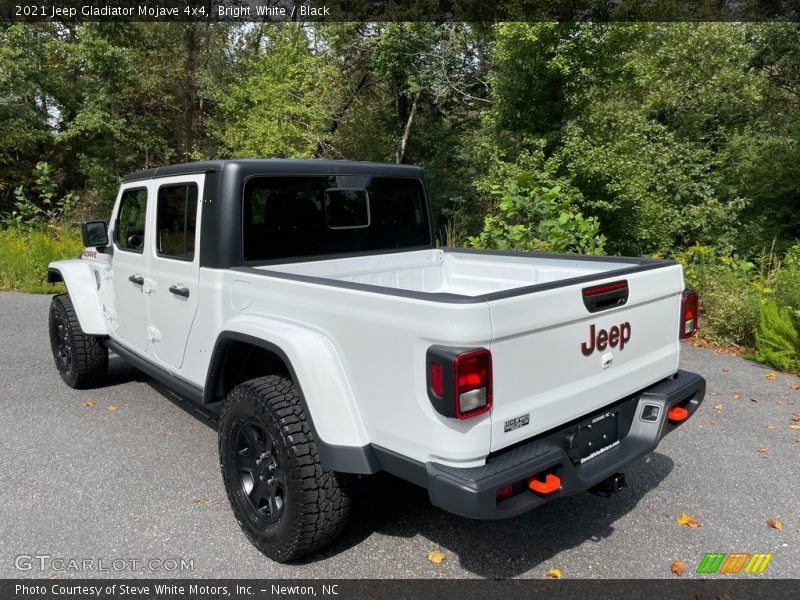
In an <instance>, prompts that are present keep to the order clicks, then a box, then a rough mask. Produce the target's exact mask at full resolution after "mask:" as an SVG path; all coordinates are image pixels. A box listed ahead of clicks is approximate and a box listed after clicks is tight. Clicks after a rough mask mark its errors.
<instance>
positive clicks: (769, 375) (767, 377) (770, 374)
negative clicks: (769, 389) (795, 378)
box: [764, 371, 777, 381]
mask: <svg viewBox="0 0 800 600" xmlns="http://www.w3.org/2000/svg"><path fill="white" fill-rule="evenodd" d="M776 377H777V375H776V374H775V371H770V372H769V373H767V374H766V375H764V379H769V380H770V381H775V378H776Z"/></svg>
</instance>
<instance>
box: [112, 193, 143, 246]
mask: <svg viewBox="0 0 800 600" xmlns="http://www.w3.org/2000/svg"><path fill="white" fill-rule="evenodd" d="M146 216H147V190H146V189H144V188H137V189H129V190H125V191H124V192H122V198H121V199H120V205H119V213H118V214H117V221H116V223H115V225H114V241H115V242H116V244H117V247H118V248H120V249H122V250H128V251H130V252H139V253H141V252H142V250H143V249H144V234H145V231H144V224H145V217H146Z"/></svg>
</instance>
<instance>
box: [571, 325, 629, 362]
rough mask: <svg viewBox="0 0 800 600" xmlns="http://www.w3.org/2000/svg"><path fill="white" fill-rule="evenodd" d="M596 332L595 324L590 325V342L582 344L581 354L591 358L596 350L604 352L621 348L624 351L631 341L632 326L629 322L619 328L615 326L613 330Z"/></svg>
mask: <svg viewBox="0 0 800 600" xmlns="http://www.w3.org/2000/svg"><path fill="white" fill-rule="evenodd" d="M595 330H596V327H595V325H594V323H592V324H591V325H589V340H588V341H586V342H583V343H582V344H581V352H583V355H584V356H589V355H590V354H591V353H592V352H594V351H595V349H597V350H600V351H602V350H605V349H606V348H616V347H617V346H619V349H620V350H622V349H623V348H624V347H625V344H627V343H628V340H630V339H631V324H630V323H628V322H627V321H625V322H624V323H622V324H620V326H619V327H617V326H616V325H614V326H613V327H612V328H611V329H608V330H606V329H601V330H600V331H597V332H596V333H595Z"/></svg>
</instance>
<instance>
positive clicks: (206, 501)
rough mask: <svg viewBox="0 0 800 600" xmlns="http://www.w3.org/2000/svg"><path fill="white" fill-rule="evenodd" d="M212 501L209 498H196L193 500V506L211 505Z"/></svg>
mask: <svg viewBox="0 0 800 600" xmlns="http://www.w3.org/2000/svg"><path fill="white" fill-rule="evenodd" d="M211 502H212V500H209V499H208V498H195V499H194V500H192V504H211Z"/></svg>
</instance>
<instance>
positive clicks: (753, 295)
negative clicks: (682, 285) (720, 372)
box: [676, 246, 761, 347]
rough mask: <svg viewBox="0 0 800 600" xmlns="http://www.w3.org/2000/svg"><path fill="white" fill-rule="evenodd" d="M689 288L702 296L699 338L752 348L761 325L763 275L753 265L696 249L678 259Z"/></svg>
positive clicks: (685, 252)
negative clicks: (760, 306) (760, 279)
mask: <svg viewBox="0 0 800 600" xmlns="http://www.w3.org/2000/svg"><path fill="white" fill-rule="evenodd" d="M676 259H677V260H678V262H680V263H681V264H682V265H683V267H684V278H685V281H686V286H687V287H690V288H693V289H695V290H697V291H698V292H700V309H701V313H702V314H701V318H700V335H701V336H702V337H704V338H706V339H709V340H712V341H714V342H717V343H719V344H724V345H730V344H736V345H739V346H748V347H752V346H753V345H754V344H755V330H756V326H757V325H758V322H759V305H760V302H761V299H760V293H759V290H760V284H759V278H760V274H759V272H758V270H757V269H756V268H755V265H754V264H753V263H751V262H748V261H745V260H742V259H738V258H735V257H729V256H720V255H719V253H718V252H717V251H715V250H714V249H713V248H710V247H708V246H693V247H692V248H689V249H688V250H685V251H684V252H681V253H679V254H678V255H677V256H676Z"/></svg>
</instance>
